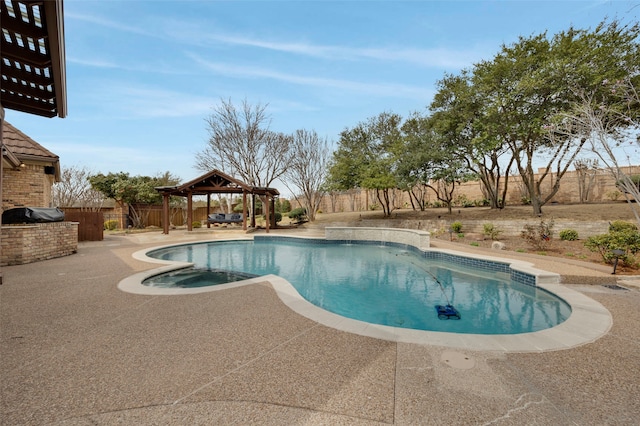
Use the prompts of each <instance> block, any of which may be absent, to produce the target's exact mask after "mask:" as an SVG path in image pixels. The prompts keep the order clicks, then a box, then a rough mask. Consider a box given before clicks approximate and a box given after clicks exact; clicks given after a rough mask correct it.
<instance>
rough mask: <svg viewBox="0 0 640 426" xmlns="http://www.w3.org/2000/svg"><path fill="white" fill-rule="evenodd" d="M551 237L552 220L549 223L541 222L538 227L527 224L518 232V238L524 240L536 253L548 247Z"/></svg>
mask: <svg viewBox="0 0 640 426" xmlns="http://www.w3.org/2000/svg"><path fill="white" fill-rule="evenodd" d="M551 237H553V219H551V220H550V221H549V223H547V222H545V221H544V220H541V221H540V224H539V225H529V224H527V225H525V226H524V229H523V230H522V232H520V238H523V239H524V240H526V241H527V243H529V245H530V246H532V247H533V248H534V249H535V250H538V251H544V250H546V249H547V248H548V247H549V244H550V243H551Z"/></svg>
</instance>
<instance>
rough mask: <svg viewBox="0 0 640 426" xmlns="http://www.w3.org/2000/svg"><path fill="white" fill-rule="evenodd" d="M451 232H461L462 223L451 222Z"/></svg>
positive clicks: (457, 221)
mask: <svg viewBox="0 0 640 426" xmlns="http://www.w3.org/2000/svg"><path fill="white" fill-rule="evenodd" d="M451 230H452V231H453V232H455V233H456V234H459V233H460V231H462V222H460V221H459V220H456V221H455V222H453V223H452V224H451Z"/></svg>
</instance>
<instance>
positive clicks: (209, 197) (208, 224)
mask: <svg viewBox="0 0 640 426" xmlns="http://www.w3.org/2000/svg"><path fill="white" fill-rule="evenodd" d="M210 214H211V194H210V193H208V192H207V219H209V215H210ZM207 228H211V224H210V223H209V221H208V220H207Z"/></svg>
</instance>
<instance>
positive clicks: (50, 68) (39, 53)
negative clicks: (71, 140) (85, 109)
mask: <svg viewBox="0 0 640 426" xmlns="http://www.w3.org/2000/svg"><path fill="white" fill-rule="evenodd" d="M0 6H1V7H0V8H1V12H0V21H1V22H2V42H1V45H0V52H1V55H2V61H1V64H0V68H1V71H2V84H0V91H1V93H0V95H1V96H0V98H1V99H2V106H3V107H4V108H8V109H14V110H17V111H22V112H26V113H29V114H35V115H40V116H44V117H55V116H58V117H60V118H64V117H65V116H66V115H67V97H66V75H65V74H66V71H65V70H66V67H65V48H64V20H63V6H62V0H47V1H41V0H40V1H33V0H0Z"/></svg>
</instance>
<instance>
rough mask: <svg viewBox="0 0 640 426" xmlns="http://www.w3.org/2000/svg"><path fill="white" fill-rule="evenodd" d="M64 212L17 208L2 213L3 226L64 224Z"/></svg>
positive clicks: (50, 209)
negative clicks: (47, 223)
mask: <svg viewBox="0 0 640 426" xmlns="http://www.w3.org/2000/svg"><path fill="white" fill-rule="evenodd" d="M63 220H64V212H63V211H62V210H60V209H59V208H57V207H54V208H47V207H16V208H13V209H9V210H5V211H3V212H2V223H3V224H7V225H10V224H16V223H45V222H62V221H63Z"/></svg>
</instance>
